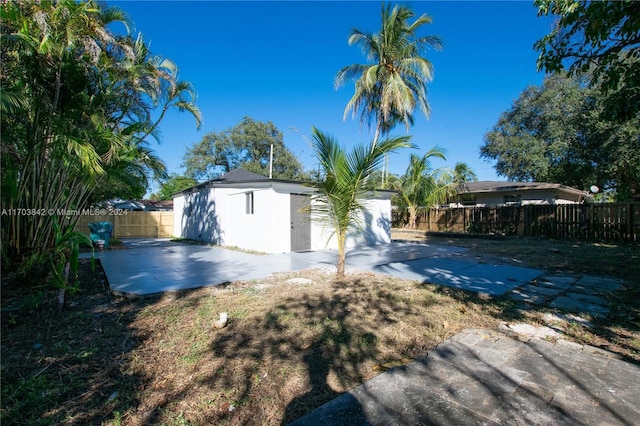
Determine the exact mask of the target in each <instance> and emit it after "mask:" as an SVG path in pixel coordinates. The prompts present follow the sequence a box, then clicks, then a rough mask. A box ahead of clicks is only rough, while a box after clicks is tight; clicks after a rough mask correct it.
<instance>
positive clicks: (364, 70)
mask: <svg viewBox="0 0 640 426" xmlns="http://www.w3.org/2000/svg"><path fill="white" fill-rule="evenodd" d="M413 17H414V12H413V11H412V10H411V9H409V8H407V7H404V6H394V7H393V8H391V6H385V5H384V4H383V5H382V27H381V28H380V31H379V32H377V33H375V34H367V33H364V32H362V31H360V30H357V29H354V30H353V32H352V34H351V37H350V38H349V44H350V45H353V44H359V45H361V47H362V50H363V52H364V54H366V55H367V57H368V59H370V60H371V63H369V64H353V65H349V66H346V67H344V68H342V69H341V70H340V71H338V73H337V75H336V77H335V85H336V87H339V86H341V85H343V84H344V83H345V81H346V80H356V82H355V86H356V87H355V93H354V95H353V97H352V98H351V99H350V100H349V102H348V103H347V106H346V108H345V111H344V118H345V119H346V117H347V114H348V113H349V110H352V112H353V115H354V116H355V115H356V114H357V112H358V111H360V114H361V122H362V123H363V124H367V125H371V123H372V121H374V122H375V134H374V138H373V144H372V145H373V146H375V145H376V143H377V142H378V139H379V137H380V135H381V134H382V133H388V132H389V131H390V130H391V128H392V127H393V126H394V125H395V124H396V123H397V122H400V121H402V122H404V123H405V125H406V127H407V130H408V129H409V126H410V125H411V124H412V121H413V116H412V114H413V111H414V109H415V108H416V106H418V107H419V108H420V110H421V111H422V112H423V113H424V114H425V116H426V117H429V114H430V108H429V103H428V101H427V88H426V84H427V82H429V81H431V80H432V79H433V64H432V63H431V62H430V61H428V60H427V59H426V58H424V57H423V56H422V54H423V52H424V51H425V50H426V49H428V48H433V49H436V50H437V49H440V48H441V47H442V42H441V41H440V39H439V38H438V37H436V36H431V35H429V36H423V37H419V36H417V31H418V30H419V29H420V28H421V27H422V26H423V25H426V24H429V23H431V17H429V16H428V15H426V14H425V15H421V16H420V17H418V18H417V19H416V20H415V21H414V22H413V23H409V22H408V21H409V20H410V19H411V18H413Z"/></svg>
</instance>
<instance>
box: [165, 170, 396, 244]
mask: <svg viewBox="0 0 640 426" xmlns="http://www.w3.org/2000/svg"><path fill="white" fill-rule="evenodd" d="M314 193H315V189H314V188H313V187H311V186H309V185H307V184H305V183H303V182H297V181H289V180H280V179H269V178H268V177H265V176H262V175H259V174H256V173H251V172H248V171H246V170H242V169H235V170H232V171H230V172H229V173H227V174H225V175H223V176H221V177H219V178H217V179H213V180H210V181H208V182H204V183H201V184H199V185H196V186H194V187H192V188H188V189H185V190H183V191H180V192H178V193H176V194H173V209H174V210H173V211H174V215H173V221H174V234H175V235H176V236H178V237H182V238H189V239H193V240H198V241H205V242H209V243H213V244H219V245H226V246H236V247H239V248H242V249H247V250H256V251H261V252H266V253H285V252H292V251H306V250H322V249H325V248H336V247H337V243H336V238H335V237H333V236H332V232H333V231H332V229H331V227H330V226H328V225H327V224H326V223H325V222H324V221H323V220H322V219H321V218H319V217H317V215H316V214H315V213H314V210H313V209H310V208H309V206H310V203H311V202H312V195H313V194H314ZM392 195H393V193H392V192H389V191H381V192H379V193H376V194H373V193H372V194H371V197H370V198H368V199H367V200H365V202H364V204H365V206H366V212H365V214H364V217H363V218H362V227H363V228H362V230H361V232H357V233H354V234H353V235H349V236H348V239H347V246H349V247H353V246H357V245H374V244H381V243H388V242H390V241H391V196H392ZM356 234H357V235H356Z"/></svg>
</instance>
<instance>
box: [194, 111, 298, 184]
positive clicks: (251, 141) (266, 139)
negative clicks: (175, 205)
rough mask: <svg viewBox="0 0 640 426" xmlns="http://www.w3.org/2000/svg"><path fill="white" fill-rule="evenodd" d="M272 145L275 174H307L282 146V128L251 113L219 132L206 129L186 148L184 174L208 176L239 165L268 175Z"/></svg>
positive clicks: (295, 176)
mask: <svg viewBox="0 0 640 426" xmlns="http://www.w3.org/2000/svg"><path fill="white" fill-rule="evenodd" d="M271 145H273V166H272V167H273V177H274V178H278V179H292V180H297V179H305V178H307V175H306V174H305V173H304V170H303V168H302V164H300V161H298V159H297V158H296V156H295V155H294V154H293V153H292V152H291V151H290V150H289V149H288V148H287V147H286V146H285V144H284V140H283V136H282V132H280V130H278V128H277V127H276V126H275V125H274V124H273V123H272V122H271V121H267V122H262V121H255V120H254V119H252V118H251V117H244V118H243V119H242V121H241V122H240V123H238V124H237V125H235V126H234V127H232V128H230V129H226V130H224V131H222V132H220V133H216V132H211V133H207V134H206V135H204V137H203V138H202V140H201V141H200V142H198V143H195V144H194V145H193V146H192V147H191V148H189V149H188V150H187V152H186V153H185V156H184V162H183V167H184V169H185V175H186V176H188V177H191V178H194V179H196V180H207V179H212V178H214V177H216V176H219V175H221V174H224V173H226V172H228V171H230V170H233V169H236V168H240V167H241V168H243V169H246V170H248V171H250V172H254V173H259V174H262V175H264V176H268V175H269V161H270V153H271Z"/></svg>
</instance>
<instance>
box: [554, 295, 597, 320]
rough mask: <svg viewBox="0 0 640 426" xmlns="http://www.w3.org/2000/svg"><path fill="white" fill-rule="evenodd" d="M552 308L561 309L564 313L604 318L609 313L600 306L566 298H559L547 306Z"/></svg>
mask: <svg viewBox="0 0 640 426" xmlns="http://www.w3.org/2000/svg"><path fill="white" fill-rule="evenodd" d="M549 306H551V307H552V308H558V309H563V310H565V311H570V312H576V313H584V314H590V315H594V316H605V315H607V314H608V313H609V308H607V307H604V306H602V305H600V304H598V305H596V304H593V303H585V302H581V301H579V300H575V299H572V298H570V297H566V296H560V297H558V298H557V299H555V300H553V301H552V302H551V304H550V305H549Z"/></svg>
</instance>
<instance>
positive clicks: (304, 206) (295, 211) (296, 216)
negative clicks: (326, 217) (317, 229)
mask: <svg viewBox="0 0 640 426" xmlns="http://www.w3.org/2000/svg"><path fill="white" fill-rule="evenodd" d="M309 201H310V197H309V196H308V195H302V194H291V203H290V205H291V251H304V250H311V212H310V211H309Z"/></svg>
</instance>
